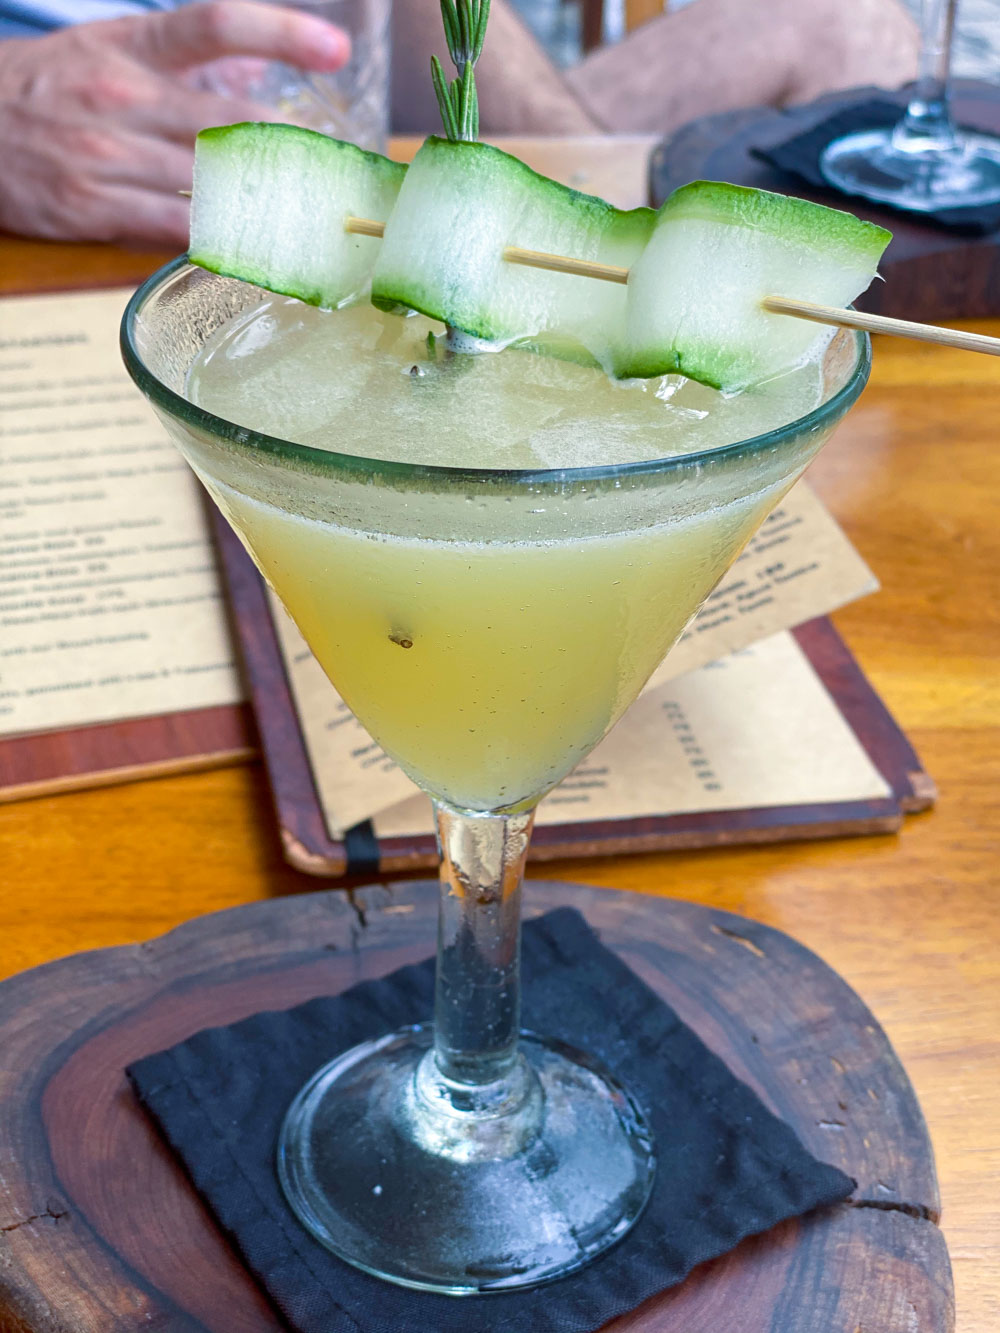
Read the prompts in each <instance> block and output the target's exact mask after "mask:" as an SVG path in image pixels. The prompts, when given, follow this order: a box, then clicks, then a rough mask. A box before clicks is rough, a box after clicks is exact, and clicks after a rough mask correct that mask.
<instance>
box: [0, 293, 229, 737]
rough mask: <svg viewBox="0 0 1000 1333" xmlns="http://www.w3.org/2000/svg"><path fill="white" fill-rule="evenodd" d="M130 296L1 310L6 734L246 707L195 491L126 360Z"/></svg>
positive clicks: (1, 708) (1, 707)
mask: <svg viewBox="0 0 1000 1333" xmlns="http://www.w3.org/2000/svg"><path fill="white" fill-rule="evenodd" d="M129 295H130V292H129V291H127V290H115V291H106V292H96V293H95V292H87V293H80V294H73V295H69V296H67V295H55V296H37V297H25V298H9V299H5V300H3V301H0V735H11V734H14V733H19V732H37V731H43V730H49V729H52V728H64V727H77V726H83V725H87V724H91V723H97V722H108V721H114V720H117V719H121V718H126V717H141V716H148V715H151V714H159V713H167V712H172V711H178V710H187V709H196V708H207V707H210V706H212V705H216V704H231V703H235V702H237V701H238V700H239V699H240V698H241V688H240V682H239V678H238V675H237V672H236V669H235V666H234V659H233V647H232V643H231V641H230V636H229V632H228V628H227V624H226V617H225V614H224V607H223V601H222V590H221V587H220V582H219V577H218V574H217V572H216V567H215V558H214V553H213V549H212V544H211V541H210V538H209V532H208V524H207V518H206V513H205V509H204V505H203V501H202V496H201V493H200V488H199V486H198V484H197V482H196V481H195V479H194V477H193V475H192V474H191V472H190V470H189V469H188V467H187V464H186V463H185V462H184V460H183V459H182V458H181V456H180V454H178V453H177V451H176V449H175V448H174V447H173V445H172V444H171V443H170V441H169V439H168V438H167V435H166V433H165V431H164V430H163V427H162V426H161V425H160V424H159V422H158V421H157V419H156V417H155V416H154V414H153V412H152V411H151V409H150V408H149V407H148V406H147V404H146V402H145V400H144V399H143V397H142V395H141V394H140V393H139V391H138V390H137V389H136V388H135V386H134V385H133V384H132V382H131V380H130V379H129V377H128V375H127V374H126V372H125V370H124V368H123V366H122V363H121V357H120V354H119V351H118V325H119V321H120V319H121V314H122V310H123V309H124V307H125V303H126V301H127V300H128V297H129Z"/></svg>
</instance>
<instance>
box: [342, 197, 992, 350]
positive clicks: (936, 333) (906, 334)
mask: <svg viewBox="0 0 1000 1333" xmlns="http://www.w3.org/2000/svg"><path fill="white" fill-rule="evenodd" d="M344 226H345V229H346V230H347V231H349V232H352V233H354V234H355V235H357V236H382V235H383V234H384V232H385V223H384V222H376V221H375V220H374V219H373V218H355V217H349V218H348V219H347V221H346V222H345V224H344ZM503 257H504V259H506V260H507V262H508V263H510V264H524V265H526V266H527V267H528V268H541V269H546V270H548V271H549V272H552V273H573V274H576V275H577V276H579V277H581V278H598V279H600V280H601V281H602V282H620V283H623V284H624V283H627V282H628V269H627V268H621V267H620V266H619V265H617V264H596V263H593V262H592V261H591V260H589V259H570V258H569V257H568V256H567V255H550V254H546V253H545V251H543V250H524V249H522V248H521V247H520V246H519V245H508V246H507V247H506V248H505V249H504V252H503ZM761 304H762V305H763V307H764V309H765V310H770V311H773V312H774V314H777V315H794V316H795V317H796V318H797V319H808V320H812V322H813V323H814V324H833V325H836V326H837V327H839V328H842V329H864V330H866V331H867V332H869V333H888V334H893V335H895V336H896V337H897V338H914V339H916V340H917V341H918V342H926V343H937V344H939V345H940V346H942V347H960V348H961V349H962V350H963V351H966V352H986V353H987V354H988V355H990V356H1000V338H990V337H987V335H986V334H984V333H966V332H964V330H962V329H943V328H940V327H939V326H938V325H937V324H914V323H913V322H912V321H911V320H908V319H890V318H889V317H888V316H887V315H866V314H862V313H861V312H860V311H857V310H841V309H839V308H838V307H837V306H827V305H814V304H813V302H811V301H790V300H789V299H788V298H787V297H784V296H765V297H764V300H763V301H762V302H761Z"/></svg>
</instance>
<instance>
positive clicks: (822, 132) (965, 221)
mask: <svg viewBox="0 0 1000 1333" xmlns="http://www.w3.org/2000/svg"><path fill="white" fill-rule="evenodd" d="M904 110H905V107H903V106H902V105H901V104H900V103H899V102H892V101H888V100H886V99H882V98H873V99H872V100H870V101H865V102H858V103H856V104H855V105H854V106H848V107H843V108H842V109H840V110H838V111H836V112H835V113H834V114H833V115H831V116H827V117H825V119H823V120H821V121H819V122H818V123H817V124H815V125H813V126H812V127H811V128H810V129H808V130H805V131H803V132H802V133H801V134H796V135H794V136H793V137H792V138H791V139H786V140H785V142H784V143H781V144H777V145H773V146H769V147H767V148H753V149H751V152H752V153H753V155H754V157H759V158H760V159H761V160H762V161H764V162H769V163H770V164H771V166H773V167H777V168H778V170H779V171H786V172H788V173H789V174H790V175H792V176H798V177H799V179H800V180H804V181H806V182H807V183H808V184H809V185H812V186H814V187H815V188H817V189H820V190H828V191H830V192H831V193H832V194H842V197H844V198H850V199H855V198H862V197H863V196H861V195H853V194H852V195H848V194H843V192H842V191H840V190H838V189H837V187H836V186H834V185H831V184H830V182H829V181H828V180H827V179H826V177H825V176H824V175H823V172H822V171H821V170H820V165H819V161H820V157H821V155H822V153H823V150H824V149H825V148H826V146H827V145H828V144H831V143H833V141H834V139H840V138H842V137H843V135H845V134H854V133H855V132H856V131H858V130H881V129H888V128H889V126H891V125H895V124H896V123H897V122H898V121H899V120H900V118H901V117H902V115H903V112H904ZM966 128H968V129H974V127H973V126H967V127H966ZM868 202H871V201H868ZM878 206H879V207H880V208H891V209H892V210H893V212H896V213H905V215H906V216H907V217H910V218H914V219H916V220H918V221H921V222H928V223H931V224H932V225H937V226H939V227H943V228H944V229H945V230H947V231H954V232H959V233H961V234H963V235H966V236H988V235H990V234H991V233H992V232H994V231H996V230H997V229H998V228H1000V204H985V205H982V206H980V207H978V208H942V209H938V210H937V211H936V212H933V213H924V212H922V211H921V212H917V211H916V210H914V209H906V208H895V207H894V206H893V205H891V204H886V203H884V202H882V201H879V203H878Z"/></svg>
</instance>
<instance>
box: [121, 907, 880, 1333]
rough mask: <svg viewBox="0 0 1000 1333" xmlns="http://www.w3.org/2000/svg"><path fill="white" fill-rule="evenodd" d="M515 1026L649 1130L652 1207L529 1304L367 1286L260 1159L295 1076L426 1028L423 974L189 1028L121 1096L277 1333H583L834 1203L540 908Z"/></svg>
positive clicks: (783, 1138) (695, 1056)
mask: <svg viewBox="0 0 1000 1333" xmlns="http://www.w3.org/2000/svg"><path fill="white" fill-rule="evenodd" d="M523 971H524V1012H525V1015H526V1019H527V1022H528V1023H529V1025H530V1026H531V1027H532V1028H534V1029H535V1030H537V1031H539V1032H544V1033H546V1034H547V1035H549V1036H553V1037H558V1038H561V1039H562V1040H563V1041H566V1042H569V1043H571V1044H573V1045H576V1046H580V1047H583V1048H585V1049H587V1050H589V1051H591V1052H592V1053H593V1054H595V1055H597V1056H599V1057H600V1058H601V1059H602V1060H604V1062H605V1063H606V1064H607V1065H608V1066H610V1068H611V1070H612V1071H613V1072H614V1073H616V1074H617V1075H618V1076H619V1077H620V1078H621V1079H622V1080H623V1081H625V1082H626V1083H627V1084H628V1085H629V1087H630V1088H631V1089H632V1090H633V1092H634V1093H635V1095H636V1096H637V1098H638V1100H639V1101H640V1103H641V1104H642V1105H643V1107H644V1109H645V1111H646V1114H647V1115H648V1116H649V1117H650V1120H651V1123H652V1127H653V1130H654V1133H655V1135H656V1143H657V1150H658V1155H659V1162H658V1167H657V1177H656V1185H655V1187H654V1190H653V1195H652V1198H651V1199H650V1202H649V1204H648V1206H647V1208H646V1211H645V1212H644V1213H643V1215H642V1217H641V1218H640V1220H639V1222H638V1223H637V1224H636V1226H635V1227H634V1228H633V1230H632V1231H631V1232H630V1233H629V1235H628V1237H627V1238H626V1239H625V1240H624V1241H623V1242H621V1243H620V1244H619V1245H618V1246H616V1247H615V1248H613V1249H611V1250H610V1251H608V1252H607V1253H606V1254H604V1255H602V1256H601V1257H600V1258H598V1259H596V1260H595V1261H594V1262H593V1263H591V1264H590V1265H589V1266H588V1267H587V1268H585V1269H583V1270H581V1271H580V1272H578V1273H574V1274H572V1275H570V1276H569V1277H566V1278H563V1279H561V1280H559V1281H557V1282H554V1283H551V1284H549V1285H547V1286H544V1287H539V1288H536V1289H535V1290H533V1291H526V1292H512V1293H506V1292H505V1293H498V1294H491V1295H488V1296H466V1297H463V1298H462V1299H456V1298H454V1297H449V1296H437V1295H434V1294H430V1293H427V1292H418V1291H411V1290H409V1289H407V1288H404V1287H398V1286H394V1285H392V1284H390V1283H387V1282H382V1281H379V1280H378V1279H377V1278H373V1277H369V1276H368V1275H367V1274H366V1273H362V1272H360V1271H358V1270H357V1269H354V1268H352V1267H351V1266H350V1265H348V1264H345V1263H343V1262H342V1261H341V1260H339V1259H336V1258H334V1256H333V1255H331V1254H329V1253H328V1252H327V1251H326V1250H325V1249H323V1247H322V1246H320V1245H319V1244H318V1243H317V1242H316V1241H314V1240H313V1239H312V1237H311V1236H310V1235H309V1234H308V1233H307V1232H306V1231H305V1230H304V1229H303V1228H302V1227H301V1226H300V1225H299V1223H298V1222H297V1221H296V1219H295V1217H294V1216H293V1214H292V1213H291V1212H290V1210H289V1209H288V1207H287V1205H286V1204H285V1202H284V1199H283V1197H282V1195H281V1193H280V1190H279V1186H278V1180H277V1176H276V1173H275V1167H274V1156H275V1145H276V1142H277V1138H278V1131H279V1128H280V1125H281V1122H282V1119H283V1117H284V1114H285V1111H286V1109H287V1107H288V1105H289V1103H290V1102H291V1100H292V1098H293V1096H294V1094H295V1093H296V1092H297V1091H298V1089H299V1088H300V1087H301V1085H302V1084H303V1083H304V1082H305V1081H306V1079H307V1078H308V1077H309V1076H310V1075H311V1074H312V1073H313V1072H314V1071H315V1070H316V1069H317V1068H318V1067H319V1066H320V1065H322V1064H325V1063H326V1062H327V1061H328V1060H330V1059H332V1058H333V1057H334V1056H335V1055H336V1054H337V1053H338V1052H340V1051H342V1050H344V1049H346V1048H347V1047H349V1046H352V1045H354V1044H355V1043H356V1042H359V1041H362V1040H364V1039H366V1038H369V1037H373V1036H377V1035H379V1034H381V1033H384V1032H388V1031H391V1030H392V1029H394V1028H398V1027H403V1026H405V1025H407V1024H409V1023H413V1022H414V1021H416V1020H420V1019H425V1018H428V1017H429V1016H430V1013H431V1007H432V1000H433V984H434V962H433V960H432V959H428V960H426V961H425V962H423V963H418V964H416V965H413V966H410V967H404V968H400V969H399V971H397V972H394V973H392V974H391V975H390V976H387V977H384V978H382V979H381V980H378V981H366V982H363V983H362V984H361V985H359V986H356V987H354V988H353V989H352V990H349V991H346V992H345V993H344V994H342V995H338V996H335V997H332V998H329V999H327V998H324V999H317V1000H311V1001H310V1002H308V1003H307V1004H303V1005H300V1006H299V1007H298V1008H296V1009H291V1010H287V1011H285V1012H281V1013H261V1014H256V1015H255V1016H254V1017H252V1018H248V1019H246V1020H244V1021H243V1022H241V1023H237V1024H234V1025H233V1026H232V1027H228V1028H214V1029H209V1030H207V1031H205V1032H200V1033H198V1034H197V1035H196V1036H194V1037H192V1038H191V1039H190V1040H189V1041H185V1042H182V1043H181V1044H180V1045H178V1046H175V1047H173V1048H172V1049H171V1050H169V1051H163V1052H161V1053H160V1054H158V1055H151V1056H149V1057H147V1058H146V1059H144V1060H140V1061H139V1062H138V1063H136V1064H134V1065H132V1066H131V1068H130V1069H129V1070H128V1075H129V1078H130V1079H131V1081H132V1085H133V1087H134V1089H135V1091H136V1092H137V1094H138V1096H139V1098H140V1099H141V1101H142V1102H143V1104H144V1105H145V1107H146V1108H147V1110H148V1111H149V1112H150V1113H151V1114H152V1116H153V1117H154V1119H155V1120H156V1122H157V1123H158V1125H159V1127H160V1129H161V1130H162V1132H163V1134H164V1135H165V1136H166V1138H167V1140H168V1141H169V1142H170V1144H171V1146H172V1147H173V1149H174V1151H175V1152H176V1153H177V1154H178V1156H179V1157H180V1158H181V1160H182V1161H183V1163H184V1165H185V1166H186V1168H187V1170H188V1172H189V1174H190V1176H191V1179H192V1180H193V1182H194V1184H195V1186H196V1188H197V1189H198V1191H199V1193H200V1194H201V1195H202V1197H203V1198H204V1199H205V1200H206V1202H207V1203H208V1206H209V1207H210V1208H211V1210H212V1211H213V1213H214V1214H215V1216H216V1218H217V1219H218V1221H219V1223H220V1225H221V1226H222V1228H223V1230H224V1231H225V1232H226V1233H227V1234H228V1235H229V1236H230V1237H231V1238H232V1240H233V1241H234V1242H235V1244H236V1246H237V1248H238V1250H239V1251H240V1253H241V1254H242V1256H243V1258H244V1260H245V1261H246V1264H247V1266H248V1267H249V1268H250V1270H251V1271H252V1272H253V1273H254V1275H255V1276H256V1277H257V1279H258V1280H259V1281H260V1283H261V1284H262V1285H263V1287H264V1288H265V1289H266V1291H267V1292H268V1294H269V1295H270V1297H271V1300H272V1301H273V1302H274V1304H275V1306H276V1307H277V1309H278V1310H279V1311H280V1313H281V1314H282V1315H283V1316H284V1318H285V1319H286V1320H287V1321H288V1323H289V1324H290V1325H291V1327H292V1328H293V1329H294V1330H296V1331H297V1333H431V1331H432V1330H433V1333H453V1331H454V1333H470V1330H475V1333H590V1330H594V1329H598V1328H600V1327H601V1325H602V1324H604V1323H606V1322H607V1321H608V1320H609V1319H611V1318H613V1317H614V1316H616V1315H619V1314H622V1313H624V1312H625V1311H627V1310H631V1309H633V1308H634V1307H635V1306H637V1305H639V1304H640V1303H641V1302H642V1301H644V1300H645V1299H646V1298H647V1297H649V1296H651V1295H653V1294H654V1293H655V1292H658V1291H661V1290H662V1289H663V1288H665V1287H669V1286H671V1285H673V1284H674V1283H676V1282H679V1281H680V1280H681V1279H682V1278H683V1277H684V1276H685V1275H686V1274H687V1273H688V1272H689V1271H690V1269H692V1268H693V1267H694V1266H695V1265H696V1264H699V1263H702V1262H703V1261H704V1260H706V1259H711V1258H713V1257H715V1256H716V1255H719V1254H723V1253H725V1252H726V1251H727V1250H729V1249H731V1248H732V1247H733V1246H735V1245H736V1244H737V1243H738V1242H739V1241H741V1240H742V1239H743V1238H744V1237H745V1236H749V1235H753V1234H756V1233H757V1232H761V1231H765V1230H767V1229H768V1228H769V1227H772V1226H774V1225H775V1223H777V1222H780V1221H781V1220H783V1219H784V1218H788V1217H793V1216H796V1215H798V1214H800V1213H804V1212H807V1211H808V1210H810V1209H813V1208H816V1207H819V1206H821V1205H828V1204H832V1203H835V1202H837V1201H839V1200H841V1199H844V1198H846V1197H847V1195H848V1194H850V1192H851V1190H852V1188H853V1185H854V1182H853V1181H851V1180H850V1178H849V1177H848V1176H846V1175H844V1173H843V1172H842V1171H839V1170H837V1169H836V1168H835V1167H832V1166H827V1165H825V1164H824V1163H822V1162H818V1161H817V1160H816V1159H815V1158H813V1157H812V1156H811V1155H810V1154H809V1153H808V1152H806V1150H805V1149H804V1148H803V1146H802V1144H801V1143H800V1142H799V1140H798V1139H797V1138H796V1136H795V1134H794V1133H793V1132H792V1130H791V1129H790V1128H789V1127H788V1126H787V1125H786V1124H784V1123H783V1122H782V1121H780V1120H778V1119H777V1118H776V1117H775V1116H773V1115H772V1114H771V1113H770V1112H769V1111H768V1110H767V1109H766V1108H765V1106H764V1105H763V1103H762V1102H761V1101H760V1100H759V1098H758V1097H757V1096H756V1094H755V1093H753V1092H752V1091H751V1090H750V1088H748V1087H747V1086H746V1085H745V1084H744V1083H741V1082H740V1081H739V1080H738V1079H737V1078H735V1077H734V1076H733V1075H732V1074H731V1073H730V1072H729V1070H728V1069H727V1068H726V1066H725V1065H724V1064H723V1062H722V1061H721V1060H720V1059H718V1057H716V1056H715V1055H713V1054H712V1053H711V1052H710V1051H709V1050H708V1048H707V1047H706V1046H705V1045H704V1044H703V1043H702V1042H701V1040H700V1039H699V1038H698V1037H697V1036H695V1034H694V1033H693V1032H692V1031H691V1029H690V1028H688V1027H685V1025H684V1024H683V1023H681V1021H680V1019H679V1018H678V1017H677V1015H676V1014H675V1013H674V1011H673V1010H672V1009H671V1008H669V1006H667V1005H666V1004H664V1003H663V1002H662V1001H661V1000H660V999H659V998H658V997H657V996H656V995H655V994H654V993H653V992H652V991H651V990H650V989H649V987H648V986H646V984H645V983H644V982H643V981H641V980H640V979H639V978H638V977H637V976H636V975H635V974H634V973H633V972H632V971H631V970H630V969H629V968H628V967H626V965H625V964H624V963H623V962H622V961H621V960H620V959H619V958H618V957H617V955H615V954H614V953H612V952H611V951H610V950H609V949H606V948H605V947H604V946H603V945H602V944H601V943H600V941H599V940H598V938H597V936H596V935H595V934H594V932H593V931H592V930H591V929H590V927H589V926H588V925H587V923H586V922H585V921H584V919H583V917H582V916H581V915H580V914H579V913H578V912H576V911H574V910H573V909H570V908H560V909H559V910H557V911H554V912H550V913H548V914H547V915H546V916H543V917H541V918H539V919H537V920H535V921H530V922H527V923H526V925H525V927H524V945H523Z"/></svg>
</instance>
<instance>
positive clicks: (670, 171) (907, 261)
mask: <svg viewBox="0 0 1000 1333" xmlns="http://www.w3.org/2000/svg"><path fill="white" fill-rule="evenodd" d="M872 98H878V99H879V100H882V101H885V100H897V101H898V102H899V105H900V113H902V108H903V106H904V105H905V101H906V96H905V90H902V91H900V92H895V93H893V92H888V91H887V90H886V89H885V88H851V89H848V90H847V91H846V92H837V93H828V94H827V95H826V96H824V97H821V98H818V99H817V100H816V101H815V102H810V103H808V104H806V105H804V106H792V107H785V108H783V109H778V108H776V107H749V108H742V109H740V110H738V111H724V112H721V113H720V114H718V115H714V116H703V117H701V118H700V119H699V120H694V121H691V122H690V124H688V125H685V126H683V127H682V128H681V129H680V130H678V131H677V132H676V134H673V135H671V137H670V138H669V139H666V140H664V142H663V143H661V144H660V145H659V146H658V147H657V148H656V149H655V150H654V152H653V156H652V158H651V160H650V194H651V197H652V202H653V203H654V204H660V203H661V202H662V201H663V200H664V199H665V198H666V196H667V195H668V194H670V193H671V191H673V190H676V189H677V187H678V186H680V185H686V184H687V182H688V181H692V180H700V179H708V180H724V181H732V182H733V183H734V184H737V185H754V186H756V187H757V188H759V189H763V190H778V191H780V192H781V193H784V194H797V195H801V196H802V197H803V198H804V199H815V200H816V201H817V202H819V203H821V204H829V205H830V206H831V207H833V208H846V209H849V210H850V211H851V212H852V213H857V214H858V216H859V217H863V218H868V219H869V220H870V221H872V222H877V223H879V225H880V226H883V227H888V228H889V230H890V231H891V232H892V234H893V238H892V241H891V243H890V245H889V248H888V250H887V251H886V253H885V257H884V259H883V260H882V263H881V264H880V266H879V268H880V271H881V273H882V274H883V276H884V277H885V279H886V281H885V282H873V283H872V285H871V287H870V288H869V289H868V291H867V292H865V293H864V295H863V296H861V297H859V298H858V300H857V302H856V304H857V305H858V306H859V308H860V309H862V310H870V311H873V312H875V313H878V314H883V315H893V316H895V317H896V318H899V319H916V320H924V321H927V322H931V323H934V322H937V321H939V320H947V319H974V318H976V317H979V316H986V315H996V314H1000V244H998V236H997V234H995V233H994V234H993V235H990V236H975V237H969V236H960V235H957V234H956V233H954V232H948V231H945V230H943V229H942V228H941V227H938V226H935V225H934V224H932V223H927V222H921V221H920V220H919V219H918V218H916V217H914V216H913V215H912V214H911V215H906V214H903V213H897V212H894V211H892V210H891V209H887V208H880V207H879V206H878V205H877V204H873V203H869V202H867V201H866V200H863V199H855V198H853V197H852V198H847V196H845V195H842V194H837V193H835V192H834V191H832V190H829V191H817V190H813V189H812V188H811V187H810V186H808V185H806V184H805V183H804V182H803V181H801V180H799V179H798V178H796V177H795V176H790V175H787V174H786V173H785V172H783V171H779V170H778V169H777V168H776V167H772V166H771V165H770V164H769V163H767V162H762V161H761V160H760V158H758V157H754V156H753V153H752V149H754V148H760V147H770V146H774V145H776V144H779V143H783V142H784V141H785V140H787V139H791V138H792V137H793V136H794V135H796V134H801V133H804V132H805V131H806V130H808V129H811V128H812V126H813V125H816V124H818V123H819V122H820V121H821V120H824V119H826V117H827V116H830V115H832V114H833V113H834V112H835V111H837V110H838V108H840V107H843V106H849V105H852V104H855V103H858V102H864V101H869V100H870V99H872ZM952 100H953V109H954V114H955V118H956V120H957V121H958V122H959V123H960V124H968V125H972V126H975V127H976V128H978V129H982V130H987V131H990V132H992V133H994V134H1000V87H997V85H996V84H992V83H982V82H979V81H977V80H973V79H956V80H954V82H953V87H952Z"/></svg>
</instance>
